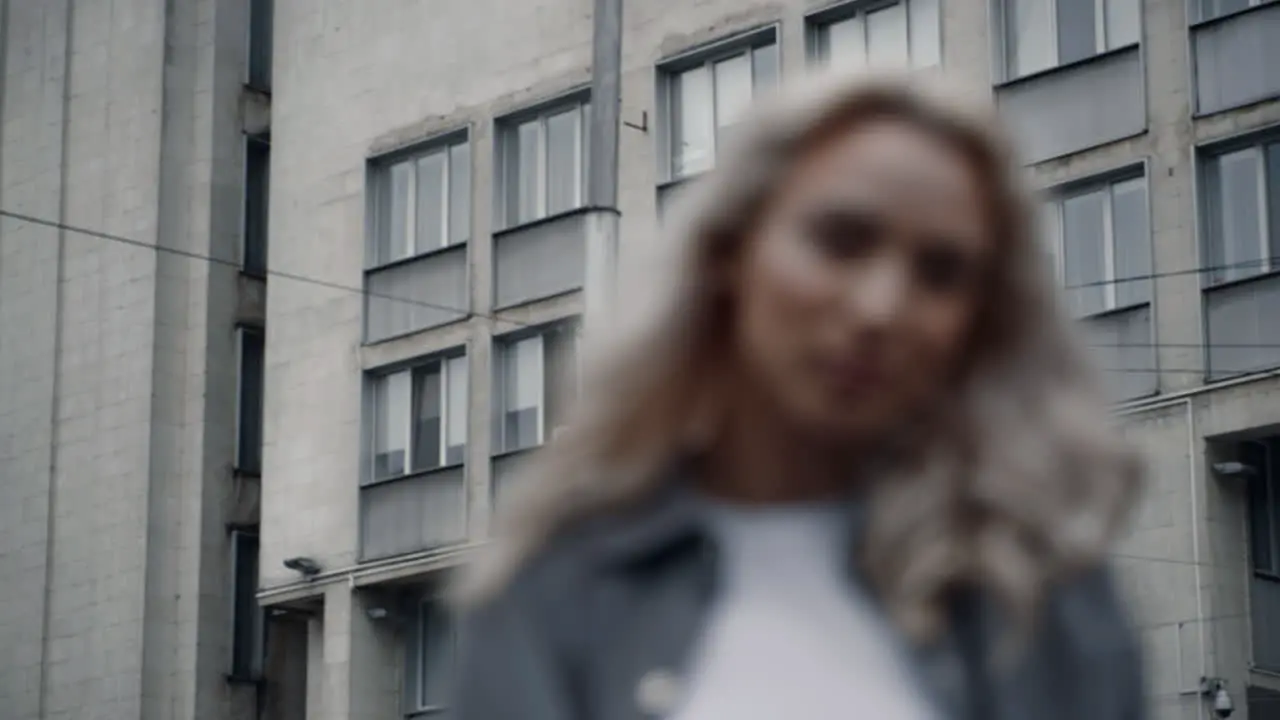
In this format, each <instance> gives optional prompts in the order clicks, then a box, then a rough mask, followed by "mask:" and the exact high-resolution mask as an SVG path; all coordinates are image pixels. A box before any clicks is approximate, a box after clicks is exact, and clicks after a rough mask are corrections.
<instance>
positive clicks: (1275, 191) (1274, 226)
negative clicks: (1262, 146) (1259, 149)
mask: <svg viewBox="0 0 1280 720" xmlns="http://www.w3.org/2000/svg"><path fill="white" fill-rule="evenodd" d="M1267 226H1268V227H1267V230H1268V231H1269V233H1270V236H1271V237H1270V243H1269V249H1270V251H1271V253H1270V254H1271V258H1272V259H1271V269H1272V270H1280V143H1274V144H1272V145H1271V146H1269V147H1268V148H1267Z"/></svg>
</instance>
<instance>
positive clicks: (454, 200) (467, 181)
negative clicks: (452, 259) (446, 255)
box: [449, 143, 471, 243]
mask: <svg viewBox="0 0 1280 720" xmlns="http://www.w3.org/2000/svg"><path fill="white" fill-rule="evenodd" d="M470 239H471V143H459V144H457V145H454V146H453V147H451V148H449V242H450V243H461V242H466V241H467V240H470Z"/></svg>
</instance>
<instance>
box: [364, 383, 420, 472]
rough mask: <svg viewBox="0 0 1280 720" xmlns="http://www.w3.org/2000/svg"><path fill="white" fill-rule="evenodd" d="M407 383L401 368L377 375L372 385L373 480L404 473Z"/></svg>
mask: <svg viewBox="0 0 1280 720" xmlns="http://www.w3.org/2000/svg"><path fill="white" fill-rule="evenodd" d="M411 384H412V383H411V380H410V377H409V373H408V371H405V372H398V373H395V374H393V375H388V376H386V377H383V378H380V379H379V380H378V381H377V383H376V384H375V385H374V398H373V404H374V408H375V410H374V416H375V418H376V420H375V427H374V441H373V447H374V456H373V475H374V479H382V478H388V477H395V476H397V475H403V474H404V471H405V459H406V458H405V455H406V451H407V450H408V448H407V447H406V446H405V441H406V440H408V436H409V428H408V422H409V393H410V391H411V387H410V386H411Z"/></svg>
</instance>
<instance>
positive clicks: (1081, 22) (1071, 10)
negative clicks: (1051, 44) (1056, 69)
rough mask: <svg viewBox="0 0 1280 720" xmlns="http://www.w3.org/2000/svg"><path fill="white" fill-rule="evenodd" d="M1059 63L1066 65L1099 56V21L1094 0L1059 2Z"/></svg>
mask: <svg viewBox="0 0 1280 720" xmlns="http://www.w3.org/2000/svg"><path fill="white" fill-rule="evenodd" d="M1056 4H1057V6H1058V7H1057V17H1058V63H1059V64H1062V65H1065V64H1067V63H1071V62H1075V61H1076V60H1083V59H1084V58H1087V57H1093V56H1094V55H1096V54H1098V21H1097V20H1096V19H1095V17H1094V15H1095V10H1096V6H1095V5H1094V0H1071V1H1070V2H1058V3H1056Z"/></svg>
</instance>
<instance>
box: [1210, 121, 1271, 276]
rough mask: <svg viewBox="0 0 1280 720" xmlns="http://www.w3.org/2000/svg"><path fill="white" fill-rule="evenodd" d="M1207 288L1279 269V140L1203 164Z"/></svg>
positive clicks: (1226, 153) (1232, 151)
mask: <svg viewBox="0 0 1280 720" xmlns="http://www.w3.org/2000/svg"><path fill="white" fill-rule="evenodd" d="M1204 191H1205V200H1206V205H1207V209H1208V211H1209V212H1208V228H1207V230H1208V233H1207V238H1206V240H1207V243H1206V244H1207V248H1206V255H1207V257H1206V258H1205V261H1206V264H1207V265H1209V266H1210V270H1209V272H1208V282H1209V283H1211V284H1217V283H1224V282H1231V281H1233V280H1241V279H1244V278H1248V277H1253V276H1256V275H1261V274H1264V273H1269V272H1272V271H1275V270H1280V140H1271V141H1269V142H1264V143H1258V144H1255V145H1252V146H1250V147H1246V148H1241V149H1235V150H1231V151H1229V152H1223V153H1220V154H1218V155H1215V156H1212V157H1209V158H1208V159H1207V161H1206V163H1205V190H1204Z"/></svg>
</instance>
